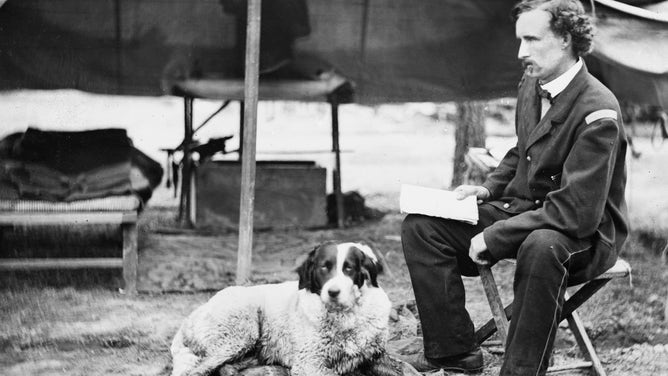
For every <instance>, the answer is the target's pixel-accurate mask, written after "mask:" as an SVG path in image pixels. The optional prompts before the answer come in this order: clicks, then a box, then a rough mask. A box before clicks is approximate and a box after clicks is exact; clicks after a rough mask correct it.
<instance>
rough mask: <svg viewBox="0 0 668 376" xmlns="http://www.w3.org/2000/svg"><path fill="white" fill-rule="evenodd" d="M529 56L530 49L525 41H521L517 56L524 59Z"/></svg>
mask: <svg viewBox="0 0 668 376" xmlns="http://www.w3.org/2000/svg"><path fill="white" fill-rule="evenodd" d="M528 57H529V49H528V48H527V45H526V43H524V41H520V48H519V49H518V50H517V58H518V59H520V60H524V59H526V58H528Z"/></svg>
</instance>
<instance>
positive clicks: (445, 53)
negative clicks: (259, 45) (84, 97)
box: [0, 0, 668, 109]
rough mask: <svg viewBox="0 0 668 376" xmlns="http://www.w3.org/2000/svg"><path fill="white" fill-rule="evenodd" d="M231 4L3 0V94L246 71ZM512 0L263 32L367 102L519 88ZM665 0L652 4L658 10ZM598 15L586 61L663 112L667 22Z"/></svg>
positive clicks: (166, 87)
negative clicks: (352, 85)
mask: <svg viewBox="0 0 668 376" xmlns="http://www.w3.org/2000/svg"><path fill="white" fill-rule="evenodd" d="M635 2H636V3H648V2H649V1H642V0H635ZM234 3H244V4H245V3H246V2H245V1H243V0H236V1H235V0H200V1H180V0H97V1H95V4H94V6H93V5H92V4H91V3H90V2H88V1H84V0H59V1H50V0H21V1H18V0H9V1H6V2H5V3H4V5H2V7H0V27H1V28H2V29H1V31H0V90H11V89H21V88H28V89H58V88H75V89H80V90H84V91H89V92H95V93H105V94H127V95H164V94H170V90H171V87H170V81H171V80H173V79H176V78H180V77H184V76H196V75H198V74H205V75H206V74H212V75H219V76H236V77H239V78H241V77H243V76H242V74H241V73H240V72H241V71H242V70H240V68H239V66H240V64H241V63H242V62H243V60H242V58H243V51H242V50H240V47H243V46H240V43H239V41H240V40H243V35H241V34H240V33H243V25H244V24H243V23H240V22H239V21H238V18H239V17H238V14H236V13H235V12H234ZM513 3H514V1H513V0H471V1H457V0H422V1H417V2H416V1H409V0H400V1H396V0H392V1H390V0H374V1H371V0H354V1H350V0H301V1H296V0H272V1H265V4H264V5H265V8H267V7H273V8H274V9H271V10H270V11H267V12H265V13H266V14H264V18H263V20H264V25H265V29H271V28H273V32H272V34H273V35H284V36H285V37H284V38H283V39H280V38H274V39H273V40H272V39H267V38H265V37H264V35H263V40H265V39H266V41H265V47H264V48H263V55H265V56H268V55H269V54H271V53H272V51H269V49H270V47H269V46H271V45H280V44H281V43H288V42H290V41H294V44H293V46H294V51H293V57H295V59H297V60H299V61H306V62H308V64H309V65H310V66H311V67H314V68H312V71H313V72H316V71H321V70H326V69H335V70H336V71H338V72H339V73H340V74H342V75H343V76H345V77H347V78H348V79H350V80H351V81H353V82H354V83H355V85H356V86H355V93H356V95H355V100H356V101H357V102H359V103H384V102H407V101H411V102H412V101H438V102H443V101H451V100H464V99H485V98H495V97H500V96H514V92H515V88H516V83H517V80H518V78H519V76H520V74H521V72H520V70H519V65H518V64H517V62H516V58H515V56H516V49H517V42H516V41H515V38H514V30H513V25H512V23H511V22H510V19H509V12H510V9H511V7H512V5H513ZM655 3H656V1H655ZM281 4H282V5H281ZM665 4H666V2H663V3H661V2H659V3H658V4H650V5H646V6H645V7H646V8H648V9H649V10H650V11H655V12H661V11H665V10H666V8H667V7H666V5H665ZM585 5H586V6H587V7H588V8H589V7H591V6H590V2H588V1H586V2H585ZM281 7H283V8H285V10H284V11H281V9H282V8H281ZM595 9H596V15H597V24H598V34H597V40H596V42H597V49H596V51H595V53H594V55H593V56H592V58H590V59H589V63H590V65H592V66H595V67H596V70H595V71H596V73H597V74H599V75H600V76H601V78H602V79H603V81H606V83H607V84H609V85H610V86H611V87H613V89H614V90H615V92H616V93H617V94H618V95H619V96H621V97H622V98H626V97H631V99H638V98H641V99H642V100H641V101H642V102H650V103H654V104H658V105H661V106H662V107H663V108H664V109H665V108H666V107H667V106H668V90H665V88H666V82H667V80H668V24H666V23H663V22H660V21H652V20H649V19H644V18H641V17H637V16H633V15H629V14H627V13H624V12H620V11H616V10H613V9H612V8H610V7H607V6H605V5H603V4H601V3H598V4H597V6H596V7H595ZM240 25H241V27H240ZM239 29H241V30H239ZM285 40H287V42H286V41H285ZM240 51H241V54H240ZM267 51H269V52H267ZM309 73H310V72H309ZM307 74H308V73H307ZM648 87H651V88H652V89H651V90H647V88H648Z"/></svg>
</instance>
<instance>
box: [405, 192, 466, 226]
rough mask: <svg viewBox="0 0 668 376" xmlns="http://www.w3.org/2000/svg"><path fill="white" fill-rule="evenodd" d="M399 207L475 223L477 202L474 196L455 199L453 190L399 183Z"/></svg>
mask: <svg viewBox="0 0 668 376" xmlns="http://www.w3.org/2000/svg"><path fill="white" fill-rule="evenodd" d="M399 207H400V208H401V212H402V213H409V214H424V215H429V216H432V217H440V218H446V219H456V220H458V221H462V222H466V223H470V224H473V225H475V224H477V223H478V204H477V199H476V197H475V196H469V197H466V198H465V199H463V200H457V199H456V198H455V194H454V192H451V191H445V190H442V189H436V188H427V187H420V186H417V185H411V184H402V185H401V194H400V195H399Z"/></svg>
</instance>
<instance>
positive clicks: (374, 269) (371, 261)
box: [358, 243, 383, 287]
mask: <svg viewBox="0 0 668 376" xmlns="http://www.w3.org/2000/svg"><path fill="white" fill-rule="evenodd" d="M358 244H359V245H360V250H361V251H362V254H363V255H364V257H363V258H362V269H363V271H364V277H365V278H367V279H368V280H369V282H371V286H373V287H378V275H379V274H382V273H383V265H382V264H381V263H380V262H379V260H378V256H376V253H375V252H374V251H373V250H372V249H371V247H369V246H368V245H366V244H364V243H358Z"/></svg>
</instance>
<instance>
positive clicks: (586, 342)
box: [566, 294, 606, 376]
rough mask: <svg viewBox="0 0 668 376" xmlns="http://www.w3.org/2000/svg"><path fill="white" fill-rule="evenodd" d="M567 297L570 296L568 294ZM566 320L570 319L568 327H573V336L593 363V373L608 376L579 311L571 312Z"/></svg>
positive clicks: (597, 375) (586, 357)
mask: <svg viewBox="0 0 668 376" xmlns="http://www.w3.org/2000/svg"><path fill="white" fill-rule="evenodd" d="M566 298H568V294H567V295H566ZM566 320H568V327H569V328H570V329H571V332H572V333H573V336H575V340H576V341H577V343H578V346H579V347H580V351H582V354H583V355H584V357H585V359H587V360H589V361H590V362H591V364H592V365H591V370H592V373H593V374H594V375H596V376H606V373H605V370H604V369H603V364H601V360H600V359H599V358H598V354H596V350H595V349H594V345H593V344H592V343H591V340H590V339H589V336H588V335H587V332H586V331H585V327H584V324H583V322H582V319H580V315H579V314H578V312H577V311H573V312H571V313H570V314H569V315H568V316H566Z"/></svg>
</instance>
